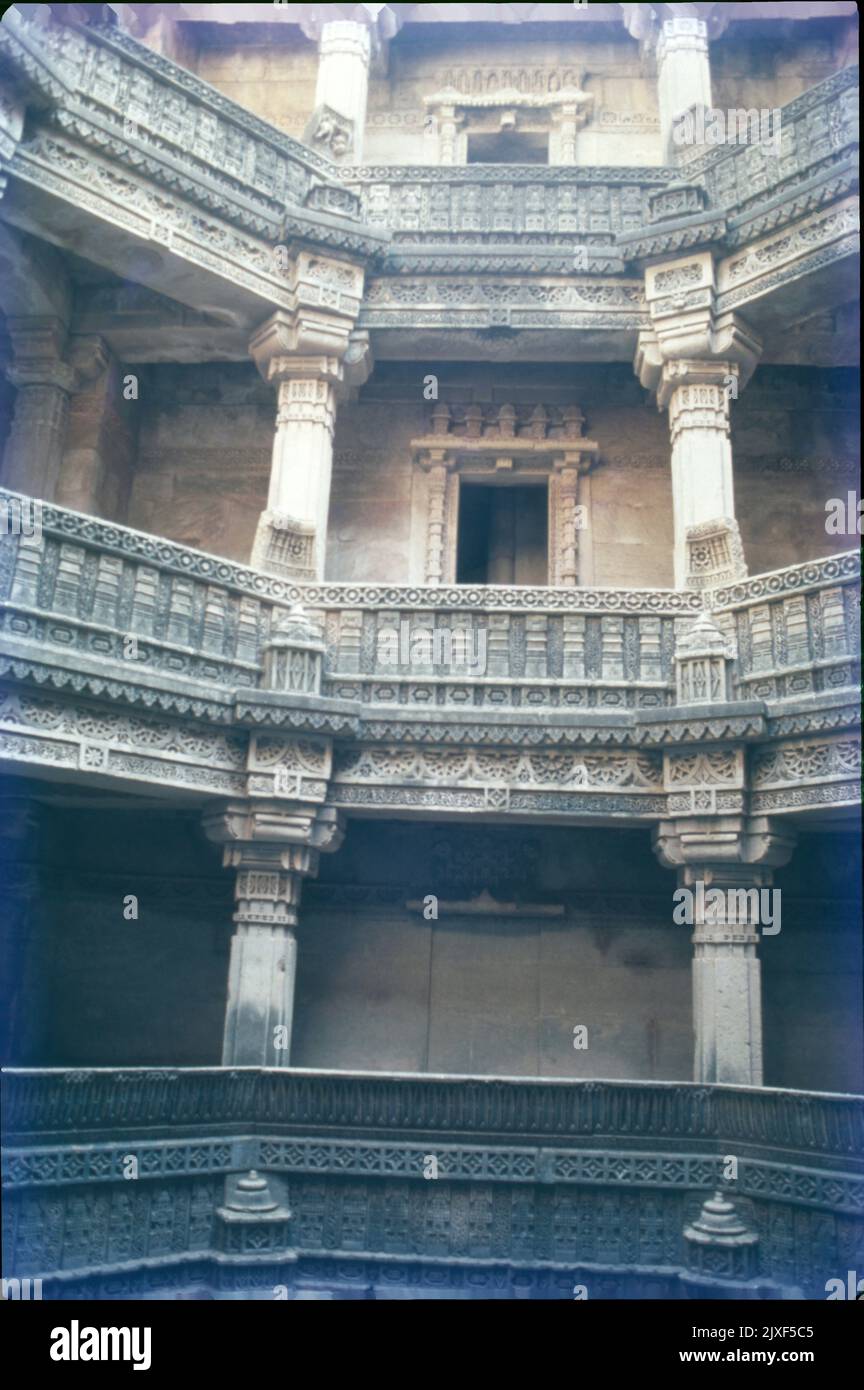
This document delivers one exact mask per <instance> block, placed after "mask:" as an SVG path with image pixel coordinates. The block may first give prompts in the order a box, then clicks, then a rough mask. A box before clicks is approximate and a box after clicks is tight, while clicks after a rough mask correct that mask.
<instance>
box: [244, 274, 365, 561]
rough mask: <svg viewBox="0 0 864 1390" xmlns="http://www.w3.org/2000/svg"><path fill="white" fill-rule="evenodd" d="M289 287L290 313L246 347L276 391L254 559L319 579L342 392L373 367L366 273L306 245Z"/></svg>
mask: <svg viewBox="0 0 864 1390" xmlns="http://www.w3.org/2000/svg"><path fill="white" fill-rule="evenodd" d="M292 287H293V289H294V294H295V297H296V308H295V310H294V311H293V313H286V312H285V311H283V310H278V311H277V312H276V313H275V314H273V315H272V317H271V318H269V319H268V320H267V321H266V322H265V323H263V324H262V325H261V327H260V328H259V329H258V330H257V331H256V333H255V334H254V335H253V338H252V341H251V343H250V345H249V350H250V352H251V354H252V356H253V358H254V359H255V362H256V364H257V366H258V369H259V371H260V372H261V375H262V376H263V377H264V380H265V381H267V382H270V383H271V384H272V385H275V386H276V387H277V392H278V397H277V399H278V408H277V412H276V429H275V435H274V439H273V459H272V466H271V471H270V487H269V492H268V496H267V509H266V511H265V512H264V513H263V514H262V516H261V519H260V521H259V523H258V529H257V532H256V536H255V544H254V548H253V552H252V564H253V565H255V566H256V567H257V568H258V569H263V570H266V571H267V572H268V573H270V574H276V575H279V576H280V577H282V578H289V579H301V580H303V579H306V580H314V579H322V578H323V576H324V560H325V548H326V539H327V517H328V512H329V508H330V479H331V474H332V469H333V431H334V428H335V424H336V400H337V390H339V389H342V388H344V389H347V388H350V387H351V386H356V385H359V384H361V383H362V382H363V381H365V379H366V376H367V375H368V372H369V369H370V358H369V344H368V338H367V337H366V335H365V334H362V333H353V331H352V328H353V322H354V318H355V316H356V314H357V312H358V310H359V307H360V298H361V296H362V292H363V271H362V269H361V268H360V267H358V266H355V265H352V264H351V263H349V262H346V261H336V260H330V259H329V258H327V257H323V256H315V255H313V254H312V253H311V252H305V251H302V252H300V253H299V254H298V256H297V259H296V262H295V263H294V265H293V267H292ZM322 303H324V304H326V305H327V308H326V309H323V308H321V307H320V306H321V304H322ZM312 306H314V307H312Z"/></svg>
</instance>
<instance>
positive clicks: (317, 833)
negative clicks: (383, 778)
mask: <svg viewBox="0 0 864 1390" xmlns="http://www.w3.org/2000/svg"><path fill="white" fill-rule="evenodd" d="M203 823H204V831H205V834H206V835H207V838H208V839H210V840H213V841H215V843H216V844H221V845H224V846H225V848H226V849H233V848H238V847H239V849H240V851H241V854H245V853H247V852H248V853H249V854H252V855H254V853H256V852H257V851H256V850H255V849H253V846H264V847H269V848H266V849H265V852H266V853H267V854H271V851H272V854H273V855H275V857H276V858H277V859H278V856H279V854H284V855H285V860H284V863H281V867H282V868H284V869H286V870H291V871H292V872H295V873H312V872H314V868H315V865H316V863H317V861H315V860H313V859H311V858H309V857H308V856H307V857H304V856H303V855H302V854H301V855H299V856H295V857H293V858H292V851H293V850H294V849H295V848H296V849H303V850H307V851H310V852H311V853H315V854H317V853H319V852H324V853H332V852H333V851H335V850H337V849H339V847H340V845H341V844H342V840H343V838H344V825H343V821H342V818H341V816H340V814H339V812H338V811H337V810H335V809H334V807H332V806H315V805H310V804H307V803H305V802H282V801H279V802H273V801H231V802H228V803H226V804H225V805H224V806H221V807H219V808H218V809H217V810H214V811H207V812H206V813H205V815H204V822H203ZM232 862H234V863H236V862H237V861H236V860H232ZM304 864H305V865H307V867H305V868H304V867H303V866H304Z"/></svg>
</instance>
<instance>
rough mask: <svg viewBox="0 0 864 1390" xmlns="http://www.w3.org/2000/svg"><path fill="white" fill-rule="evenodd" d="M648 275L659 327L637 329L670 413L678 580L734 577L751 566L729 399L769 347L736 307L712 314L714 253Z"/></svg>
mask: <svg viewBox="0 0 864 1390" xmlns="http://www.w3.org/2000/svg"><path fill="white" fill-rule="evenodd" d="M645 279H646V296H647V299H648V307H649V312H650V314H651V320H652V326H651V328H650V329H645V330H643V331H642V332H641V333H640V335H639V340H638V346H637V351H636V364H635V369H636V373H637V375H638V377H639V380H640V381H641V383H642V385H643V386H645V387H647V388H648V389H649V390H653V391H656V393H657V406H658V409H660V410H668V412H669V432H670V440H671V464H672V506H673V512H674V525H675V556H674V568H675V584H676V586H677V587H678V588H683V587H685V586H686V585H688V583H690V582H691V580H695V581H697V582H698V583H699V584H700V585H702V584H710V583H714V584H720V583H726V582H731V581H732V580H734V579H739V578H743V577H744V576H745V575H746V573H747V570H746V566H745V564H744V555H743V550H742V548H741V542H740V537H739V535H738V528H737V524H736V521H735V495H734V485H733V475H732V446H731V442H730V434H729V429H730V403H731V401H733V400H737V398H738V394H739V391H741V390H742V389H743V387H744V386H745V385H746V383H747V381H748V380H749V379H750V376H751V375H752V373H753V371H754V369H755V367H756V363H757V361H758V360H759V355H760V353H761V346H762V345H761V343H760V341H759V339H758V338H757V337H756V335H755V334H754V333H753V332H752V331H751V330H750V329H749V328H748V326H747V325H746V324H745V323H744V321H743V320H742V319H741V318H740V317H739V316H738V315H737V314H734V313H726V314H721V315H715V314H714V300H715V282H714V261H713V257H712V254H711V253H710V251H705V252H698V253H694V254H693V255H692V256H690V257H686V258H684V259H683V260H678V261H674V262H669V263H666V264H663V265H657V266H652V267H649V268H648V270H647V271H646V277H645ZM715 533H716V534H715ZM702 543H707V544H708V547H709V550H710V551H711V552H712V554H711V556H710V557H709V558H710V563H709V564H708V565H707V566H706V565H705V564H704V563H701V561H700V563H699V565H697V564H696V559H697V557H696V556H694V554H693V547H694V546H697V545H699V544H702ZM694 569H698V570H699V573H698V574H695V575H694Z"/></svg>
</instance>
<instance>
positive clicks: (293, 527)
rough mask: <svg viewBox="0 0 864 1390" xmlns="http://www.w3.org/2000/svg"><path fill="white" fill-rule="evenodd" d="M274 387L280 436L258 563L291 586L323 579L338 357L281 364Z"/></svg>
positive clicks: (275, 365)
mask: <svg viewBox="0 0 864 1390" xmlns="http://www.w3.org/2000/svg"><path fill="white" fill-rule="evenodd" d="M269 379H270V380H271V381H272V382H275V383H276V384H277V387H278V393H277V400H278V408H277V411H276V433H275V435H274V439H273V457H272V464H271V469H270V487H269V491H268V494H267V510H266V512H265V514H264V518H262V522H263V525H261V524H259V528H258V532H257V535H256V541H255V549H254V550H253V553H252V563H253V565H255V566H256V567H257V568H259V569H266V570H269V571H270V572H271V573H278V574H281V575H283V576H285V577H287V578H295V579H322V578H323V576H324V555H325V539H326V535H327V516H328V512H329V507H330V480H331V476H332V472H333V431H334V429H335V425H336V396H335V387H336V384H337V383H338V382H339V381H340V380H341V366H340V363H339V360H338V358H336V357H297V358H290V357H279V358H274V359H273V361H272V363H271V365H270V372H269Z"/></svg>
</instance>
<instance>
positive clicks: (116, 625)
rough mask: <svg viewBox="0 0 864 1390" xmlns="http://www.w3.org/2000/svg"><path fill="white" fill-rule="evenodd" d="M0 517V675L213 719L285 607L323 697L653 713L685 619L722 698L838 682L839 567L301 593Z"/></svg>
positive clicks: (851, 680) (113, 536)
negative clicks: (319, 633) (715, 673)
mask: <svg viewBox="0 0 864 1390" xmlns="http://www.w3.org/2000/svg"><path fill="white" fill-rule="evenodd" d="M0 511H2V514H3V516H4V517H5V518H6V522H7V523H9V524H12V523H14V521H15V518H18V522H19V523H22V524H18V525H17V526H16V525H13V528H12V529H13V530H17V531H18V532H20V533H19V534H11V535H10V534H4V536H3V537H2V539H0V634H2V655H0V670H2V671H4V672H6V673H7V674H8V673H10V672H11V673H12V674H14V675H16V676H17V677H19V678H21V677H29V676H31V675H32V676H34V677H35V678H36V679H37V680H40V681H41V680H48V681H49V682H53V683H55V684H56V683H58V679H57V675H56V673H57V672H58V671H63V672H67V673H68V675H67V676H65V677H64V678H63V680H62V682H60V683H63V684H67V683H69V682H70V680H71V681H72V682H73V684H74V678H75V673H76V672H77V673H80V672H84V671H87V672H101V673H102V675H103V677H104V680H105V682H106V687H110V683H111V682H112V681H113V682H115V683H116V682H123V681H130V682H135V683H137V684H138V685H144V686H148V685H149V687H150V688H151V689H153V690H154V691H155V690H158V689H159V688H160V687H161V686H162V685H167V686H170V688H171V690H172V691H173V692H174V693H175V695H179V696H182V697H183V698H185V699H187V700H188V701H189V702H191V704H190V708H192V707H193V706H194V702H195V701H196V700H199V701H202V700H206V702H207V705H208V714H209V715H211V717H212V716H215V717H216V718H217V719H218V718H225V719H227V718H228V717H229V710H230V705H231V701H232V696H233V692H235V691H241V692H242V691H251V690H252V689H254V688H256V687H257V686H259V685H260V683H261V675H262V655H263V651H264V647H265V644H266V643H267V642H268V641H269V640H270V639H271V637H272V636H273V633H274V627H275V625H276V624H277V623H278V622H279V620H281V619H284V618H285V617H286V616H287V614H288V611H289V610H290V608H291V607H292V606H294V605H297V604H301V605H302V606H303V607H304V608H305V609H306V610H307V611H308V612H309V613H310V614H311V615H312V617H313V618H314V620H315V621H317V622H318V623H320V625H321V627H322V629H323V632H324V639H325V658H324V680H323V686H322V694H324V695H327V696H332V697H334V698H337V699H340V700H351V701H358V702H364V703H368V704H373V705H391V706H392V705H402V704H405V705H414V706H415V707H422V706H424V705H425V706H427V707H432V706H435V705H449V706H451V707H452V706H460V705H461V706H462V707H466V708H467V707H472V706H474V707H476V706H484V707H486V708H493V707H496V706H497V707H503V708H508V707H515V706H521V707H523V708H528V709H530V708H531V707H532V706H533V707H540V706H544V705H545V706H548V705H551V706H560V707H561V708H562V709H567V708H570V707H572V708H574V709H578V708H580V707H596V708H599V709H602V708H604V707H605V708H608V709H612V710H614V709H615V708H620V709H628V708H636V709H640V708H641V709H649V708H652V707H658V706H664V705H668V704H671V703H673V702H674V693H673V692H674V671H673V657H674V648H675V641H676V635H677V634H678V633H679V632H680V631H681V628H682V626H686V625H687V624H688V622H689V621H690V620H692V619H693V618H695V617H696V616H697V615H698V614H699V613H700V612H701V611H702V608H703V606H707V607H710V608H712V609H713V610H714V611H715V612H716V613H717V615H718V618H719V620H720V621H721V623H722V624H723V625H724V626H725V627H726V629H727V631H728V632H729V635H730V636H732V637H734V638H735V642H736V646H737V651H738V660H737V663H736V669H735V688H736V694H737V696H738V698H741V699H779V698H784V697H792V696H796V695H799V694H808V693H812V692H822V691H831V690H840V689H848V688H849V687H852V686H854V685H855V684H856V681H857V671H858V659H859V653H860V638H859V633H858V622H857V614H858V605H859V602H860V599H859V595H858V588H857V579H858V575H859V572H860V559H859V556H858V554H857V553H856V552H853V553H850V554H843V555H838V556H835V557H833V558H830V559H824V560H818V561H813V562H809V563H807V564H803V565H795V566H792V567H790V568H789V569H785V570H779V571H776V572H774V573H771V574H766V575H761V576H757V577H755V578H753V579H748V580H745V581H742V582H741V583H739V584H736V585H733V586H729V587H725V588H723V589H718V590H714V591H710V592H707V593H705V594H701V593H696V592H692V591H688V590H671V589H632V590H626V589H624V590H622V589H587V588H585V589H583V588H578V587H576V588H568V587H542V586H538V587H515V586H514V587H509V586H500V587H498V586H491V587H476V586H471V585H441V586H432V585H422V586H416V587H412V586H408V585H388V584H327V583H325V584H308V585H307V584H298V583H294V582H291V581H287V580H281V579H277V578H274V577H273V576H270V575H266V574H262V573H260V572H258V571H256V570H253V569H251V568H249V567H247V566H244V565H239V564H236V563H234V562H232V561H230V560H225V559H220V558H219V557H218V556H214V555H207V554H205V553H204V552H202V551H198V550H193V549H190V548H188V547H186V546H182V545H178V544H176V543H175V542H173V541H168V540H164V539H161V538H160V537H158V536H152V535H147V534H144V533H142V532H139V531H134V530H132V529H131V528H129V527H125V526H119V525H115V524H113V523H111V522H106V521H101V520H99V519H97V518H95V517H89V516H84V515H82V514H80V513H77V512H72V511H69V510H67V509H66V508H62V507H57V506H55V505H53V504H49V503H38V504H34V503H33V502H32V501H31V500H30V499H27V498H24V497H21V496H20V495H19V494H15V493H10V492H5V491H0ZM28 518H29V519H30V520H32V521H34V522H35V521H36V520H37V518H38V526H36V527H34V526H31V525H30V524H29V522H28ZM6 529H7V531H8V529H9V525H7V527H6ZM30 530H34V534H27V532H28V531H30ZM37 531H38V534H37V533H36V532H37ZM25 668H26V669H25ZM52 672H53V673H54V674H52ZM109 693H110V689H109ZM220 711H221V714H220Z"/></svg>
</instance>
